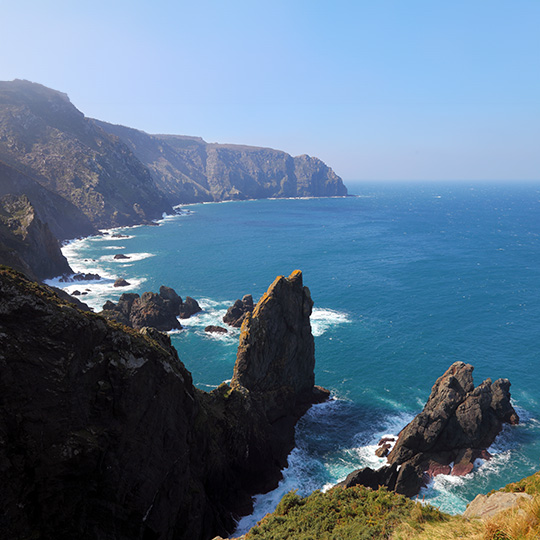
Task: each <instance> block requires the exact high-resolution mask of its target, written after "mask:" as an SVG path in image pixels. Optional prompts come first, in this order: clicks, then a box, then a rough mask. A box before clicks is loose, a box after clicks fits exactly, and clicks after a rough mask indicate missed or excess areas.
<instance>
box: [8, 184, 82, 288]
mask: <svg viewBox="0 0 540 540" xmlns="http://www.w3.org/2000/svg"><path fill="white" fill-rule="evenodd" d="M0 261H1V262H2V264H6V265H9V266H11V267H13V268H16V269H17V270H19V271H21V272H24V273H25V274H26V275H27V276H28V277H30V278H33V279H47V278H52V277H55V276H59V275H61V274H64V273H72V270H71V268H70V267H69V264H68V262H67V260H66V258H65V257H64V256H63V255H62V252H61V251H60V244H59V243H58V240H57V239H56V238H55V237H54V236H53V234H52V233H51V231H50V229H49V227H48V225H46V224H45V223H43V222H42V221H41V220H40V219H39V218H38V217H37V215H36V211H35V209H34V207H33V206H32V204H31V203H30V201H29V200H28V197H26V195H18V196H15V195H5V196H4V197H2V198H0Z"/></svg>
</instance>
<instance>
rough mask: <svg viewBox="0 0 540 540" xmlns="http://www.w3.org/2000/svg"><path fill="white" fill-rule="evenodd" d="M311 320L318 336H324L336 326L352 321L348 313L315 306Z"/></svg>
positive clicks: (312, 328)
mask: <svg viewBox="0 0 540 540" xmlns="http://www.w3.org/2000/svg"><path fill="white" fill-rule="evenodd" d="M310 321H311V331H312V333H313V335H314V336H316V337H318V336H322V335H323V334H324V333H325V332H326V331H327V330H329V329H330V328H332V327H334V326H337V325H340V324H346V323H350V322H351V320H350V319H349V317H348V316H347V314H346V313H342V312H340V311H335V310H333V309H325V308H313V312H312V313H311V318H310Z"/></svg>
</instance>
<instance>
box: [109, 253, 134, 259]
mask: <svg viewBox="0 0 540 540" xmlns="http://www.w3.org/2000/svg"><path fill="white" fill-rule="evenodd" d="M113 258H114V259H115V260H124V259H131V257H128V256H127V255H124V254H123V253H117V254H116V255H115V256H114V257H113Z"/></svg>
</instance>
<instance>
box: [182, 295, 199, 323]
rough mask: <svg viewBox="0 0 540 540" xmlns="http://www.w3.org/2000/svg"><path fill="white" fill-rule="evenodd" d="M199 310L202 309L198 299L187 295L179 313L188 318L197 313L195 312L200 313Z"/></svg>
mask: <svg viewBox="0 0 540 540" xmlns="http://www.w3.org/2000/svg"><path fill="white" fill-rule="evenodd" d="M199 311H202V309H201V306H199V304H198V302H197V300H194V299H193V298H191V296H186V299H185V300H184V302H183V303H182V304H181V306H180V311H179V313H178V314H179V316H180V318H181V319H188V318H189V317H191V316H192V315H195V313H199Z"/></svg>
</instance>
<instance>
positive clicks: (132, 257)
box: [100, 253, 154, 264]
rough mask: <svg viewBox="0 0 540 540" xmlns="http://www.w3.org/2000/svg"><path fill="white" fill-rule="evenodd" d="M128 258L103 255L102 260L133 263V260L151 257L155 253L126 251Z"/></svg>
mask: <svg viewBox="0 0 540 540" xmlns="http://www.w3.org/2000/svg"><path fill="white" fill-rule="evenodd" d="M124 255H125V256H126V257H127V259H115V258H114V257H115V256H114V255H102V256H101V257H100V260H101V261H106V262H113V263H115V264H131V263H133V262H137V261H142V260H144V259H149V258H150V257H153V256H154V253H124Z"/></svg>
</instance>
